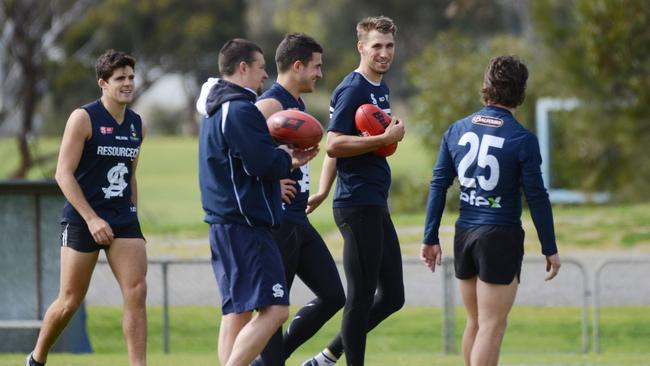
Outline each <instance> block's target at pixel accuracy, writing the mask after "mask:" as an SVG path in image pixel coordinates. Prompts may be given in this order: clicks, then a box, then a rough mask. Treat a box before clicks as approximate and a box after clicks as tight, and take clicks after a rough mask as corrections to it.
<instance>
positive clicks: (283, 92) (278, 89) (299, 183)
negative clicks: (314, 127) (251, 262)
mask: <svg viewBox="0 0 650 366" xmlns="http://www.w3.org/2000/svg"><path fill="white" fill-rule="evenodd" d="M268 98H273V99H276V100H277V101H279V102H280V104H282V109H297V110H299V111H303V112H304V111H305V103H304V102H303V100H302V98H300V99H296V98H294V97H293V95H291V93H289V91H288V90H287V89H285V88H284V87H283V86H282V85H280V84H279V83H277V82H275V83H273V85H272V86H271V88H270V89H269V90H267V91H265V92H264V93H263V94H262V95H261V96H260V97H259V98H258V100H262V99H268ZM289 178H291V179H293V180H295V181H296V197H295V198H294V199H293V200H292V201H291V203H290V204H286V203H284V202H283V203H282V207H283V208H284V216H283V220H288V221H290V222H293V223H295V224H307V214H306V213H305V210H306V209H307V199H308V198H309V163H307V164H305V165H303V166H301V167H300V168H298V169H294V170H293V171H292V172H291V176H289Z"/></svg>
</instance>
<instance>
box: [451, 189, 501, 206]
mask: <svg viewBox="0 0 650 366" xmlns="http://www.w3.org/2000/svg"><path fill="white" fill-rule="evenodd" d="M460 200H461V201H464V202H467V203H469V204H470V206H476V207H481V206H487V207H490V208H501V197H482V196H477V195H476V190H474V189H472V190H471V191H469V194H467V193H465V192H460Z"/></svg>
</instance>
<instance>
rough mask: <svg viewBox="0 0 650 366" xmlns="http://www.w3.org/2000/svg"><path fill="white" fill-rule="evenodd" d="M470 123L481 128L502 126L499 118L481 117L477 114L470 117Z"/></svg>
mask: <svg viewBox="0 0 650 366" xmlns="http://www.w3.org/2000/svg"><path fill="white" fill-rule="evenodd" d="M472 123H474V124H477V125H481V126H488V127H501V126H503V120H502V119H501V118H496V117H490V116H482V115H480V114H477V115H476V116H474V117H472Z"/></svg>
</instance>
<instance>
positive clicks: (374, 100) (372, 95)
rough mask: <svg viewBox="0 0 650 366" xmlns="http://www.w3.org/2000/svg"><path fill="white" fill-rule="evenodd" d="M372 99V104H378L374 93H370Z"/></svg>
mask: <svg viewBox="0 0 650 366" xmlns="http://www.w3.org/2000/svg"><path fill="white" fill-rule="evenodd" d="M370 99H371V100H372V104H374V105H377V98H375V94H374V93H370Z"/></svg>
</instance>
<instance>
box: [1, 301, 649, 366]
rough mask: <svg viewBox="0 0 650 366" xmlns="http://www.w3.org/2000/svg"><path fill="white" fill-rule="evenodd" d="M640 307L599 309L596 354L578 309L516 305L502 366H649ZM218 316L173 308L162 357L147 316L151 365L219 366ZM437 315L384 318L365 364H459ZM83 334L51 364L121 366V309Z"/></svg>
mask: <svg viewBox="0 0 650 366" xmlns="http://www.w3.org/2000/svg"><path fill="white" fill-rule="evenodd" d="M647 311H648V309H647V308H644V307H617V308H605V309H603V319H602V332H601V336H602V338H601V345H602V351H603V353H602V354H600V355H595V354H588V355H582V354H580V349H581V338H580V309H578V308H550V307H515V308H514V310H513V312H512V314H511V316H510V321H509V329H508V332H507V333H506V337H505V339H504V343H503V351H502V352H503V356H502V359H501V361H502V362H501V364H502V365H556V366H557V365H585V366H587V365H603V366H604V365H612V366H613V365H649V363H648V362H650V349H649V348H648V339H650V318H649V317H648V316H647ZM218 315H219V310H218V309H216V308H211V307H175V308H173V309H172V310H171V314H170V331H171V335H170V350H171V354H169V355H164V354H162V327H161V323H162V321H161V309H160V308H152V309H150V310H149V354H150V361H151V362H150V364H151V365H166V366H176V365H178V366H181V365H183V366H184V365H216V364H217V360H216V348H215V344H216V335H217V332H218V323H219V316H218ZM441 320H442V317H441V310H440V309H439V308H423V307H408V308H405V309H403V310H401V311H400V312H398V313H397V314H395V315H394V316H392V317H390V318H389V319H387V320H386V321H385V322H384V323H382V324H381V325H380V326H379V327H378V328H377V329H375V330H374V331H373V332H371V333H370V335H369V337H368V344H367V352H366V354H367V362H366V363H367V364H368V365H373V366H375V365H377V366H392V365H409V366H416V365H460V364H462V359H461V357H460V356H458V355H443V354H442V338H441V327H442V324H441ZM339 322H340V314H338V315H337V316H336V318H335V319H334V320H332V321H330V322H329V323H328V324H327V325H326V326H325V327H324V328H323V329H322V330H321V331H320V332H319V333H318V334H317V335H316V336H315V337H314V338H312V339H311V340H309V341H308V342H307V343H306V344H305V345H303V346H302V347H301V348H300V349H299V350H298V351H297V352H296V353H295V354H294V355H293V356H292V357H291V358H290V359H289V361H288V362H287V365H288V366H294V365H300V364H301V362H302V361H304V360H305V359H306V358H308V357H310V356H311V355H313V354H314V353H315V352H317V351H320V350H321V349H322V348H323V347H324V345H326V344H327V342H328V340H329V339H330V338H331V337H332V336H333V335H334V334H335V332H336V331H337V329H338V326H339ZM463 325H464V312H463V309H462V307H459V308H458V309H457V311H456V329H457V331H456V336H457V349H460V346H459V344H460V343H459V342H460V336H461V333H462V328H463ZM88 329H89V334H90V337H91V342H92V344H93V347H94V350H95V353H94V354H92V355H82V356H73V355H56V354H55V355H53V356H52V357H51V358H50V364H56V365H70V366H77V365H97V366H103V365H116V364H126V357H125V354H126V350H125V346H124V342H123V339H122V336H121V327H120V310H119V309H116V308H106V307H90V308H89V309H88ZM22 357H23V355H0V365H20V363H19V362H20V360H21V358H22Z"/></svg>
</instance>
